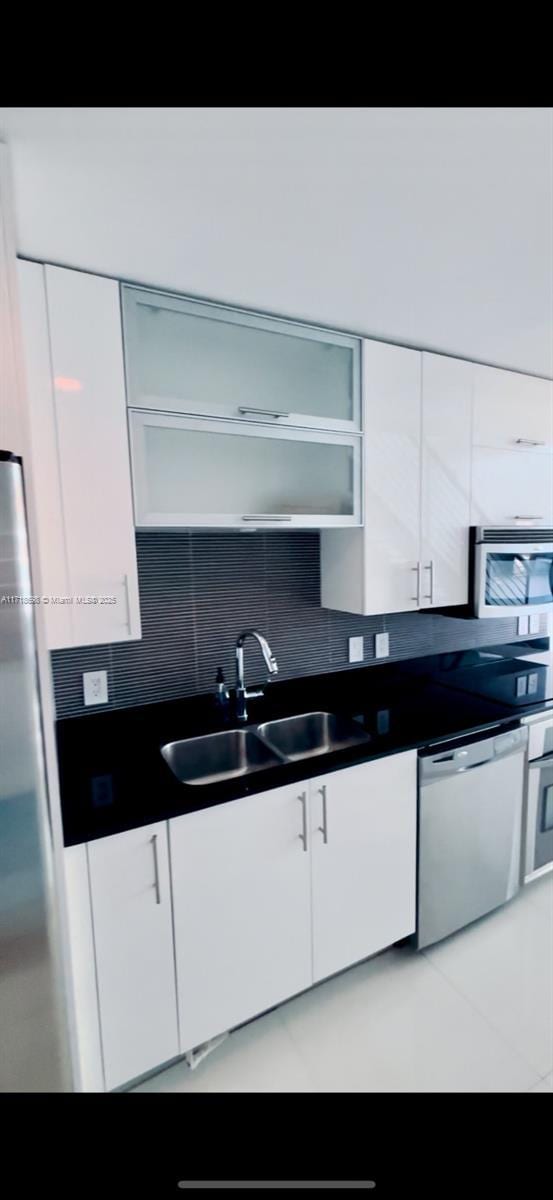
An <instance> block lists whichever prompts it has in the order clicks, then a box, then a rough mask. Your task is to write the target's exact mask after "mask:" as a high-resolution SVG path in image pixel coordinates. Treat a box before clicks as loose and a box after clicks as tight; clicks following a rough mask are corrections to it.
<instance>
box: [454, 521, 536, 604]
mask: <svg viewBox="0 0 553 1200" xmlns="http://www.w3.org/2000/svg"><path fill="white" fill-rule="evenodd" d="M471 576H472V597H473V610H474V615H475V616H477V617H506V616H512V617H517V616H522V615H523V614H524V613H540V612H553V529H537V528H535V527H526V528H524V527H522V526H518V527H517V528H514V529H513V528H505V527H496V526H488V527H485V526H481V525H479V526H473V528H472V529H471Z"/></svg>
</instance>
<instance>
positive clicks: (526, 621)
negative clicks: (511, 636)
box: [518, 617, 530, 637]
mask: <svg viewBox="0 0 553 1200" xmlns="http://www.w3.org/2000/svg"><path fill="white" fill-rule="evenodd" d="M529 629H530V617H519V618H518V636H519V637H524V635H525V634H527V633H528V632H529Z"/></svg>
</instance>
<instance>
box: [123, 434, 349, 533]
mask: <svg viewBox="0 0 553 1200" xmlns="http://www.w3.org/2000/svg"><path fill="white" fill-rule="evenodd" d="M130 430H131V447H132V459H133V478H134V495H135V511H136V523H137V525H138V526H141V527H146V528H147V527H151V526H154V527H165V526H181V527H186V526H195V525H200V526H201V525H203V526H208V527H212V528H218V527H225V526H239V527H244V526H245V525H246V524H250V525H252V524H253V525H262V526H271V525H275V526H276V527H278V528H280V527H281V526H285V525H289V526H291V527H294V526H300V527H306V526H307V527H311V528H318V527H319V526H321V525H353V524H356V523H358V522H359V519H360V518H359V490H360V485H359V471H360V453H361V452H360V438H358V437H355V436H351V437H350V436H347V435H340V434H334V435H332V436H331V435H329V434H323V433H308V432H307V431H303V432H302V433H300V432H298V431H296V430H291V429H282V430H278V431H277V430H273V429H267V428H266V427H264V426H263V425H256V424H250V425H240V424H239V423H238V422H236V421H210V420H194V419H193V418H191V417H179V416H168V415H166V414H165V415H164V414H159V415H156V414H153V413H144V412H138V411H133V410H131V412H130Z"/></svg>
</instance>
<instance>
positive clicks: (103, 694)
mask: <svg viewBox="0 0 553 1200" xmlns="http://www.w3.org/2000/svg"><path fill="white" fill-rule="evenodd" d="M83 696H84V702H85V705H86V706H87V707H88V705H90V704H107V702H108V673H107V671H83Z"/></svg>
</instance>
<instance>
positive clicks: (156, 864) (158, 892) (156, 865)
mask: <svg viewBox="0 0 553 1200" xmlns="http://www.w3.org/2000/svg"><path fill="white" fill-rule="evenodd" d="M152 846H153V851H154V870H155V880H154V887H155V889H156V904H161V890H160V886H159V862H158V858H157V833H154V836H153V838H152Z"/></svg>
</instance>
